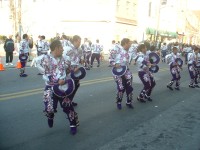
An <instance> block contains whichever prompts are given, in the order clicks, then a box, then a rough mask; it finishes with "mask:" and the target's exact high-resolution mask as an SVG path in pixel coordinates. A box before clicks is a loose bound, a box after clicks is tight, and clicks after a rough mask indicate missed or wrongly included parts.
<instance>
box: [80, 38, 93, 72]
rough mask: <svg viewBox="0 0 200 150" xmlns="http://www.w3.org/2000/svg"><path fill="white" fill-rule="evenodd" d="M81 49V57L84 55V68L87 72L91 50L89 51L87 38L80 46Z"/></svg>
mask: <svg viewBox="0 0 200 150" xmlns="http://www.w3.org/2000/svg"><path fill="white" fill-rule="evenodd" d="M81 48H82V50H83V55H84V60H85V68H86V69H87V70H90V57H91V54H92V50H91V46H90V43H89V40H88V39H87V38H84V43H83V44H82V45H81Z"/></svg>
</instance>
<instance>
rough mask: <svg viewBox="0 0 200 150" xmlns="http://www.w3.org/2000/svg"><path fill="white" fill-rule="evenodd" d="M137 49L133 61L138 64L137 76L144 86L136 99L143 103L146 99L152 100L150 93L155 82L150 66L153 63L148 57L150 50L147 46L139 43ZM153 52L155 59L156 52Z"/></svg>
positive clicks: (152, 65)
mask: <svg viewBox="0 0 200 150" xmlns="http://www.w3.org/2000/svg"><path fill="white" fill-rule="evenodd" d="M151 50H152V49H151ZM138 51H139V53H138V56H137V57H136V60H135V61H136V64H137V66H138V76H139V78H140V80H141V81H142V83H143V85H144V87H143V89H142V90H141V92H140V95H139V96H138V97H137V100H138V101H140V102H142V103H145V102H146V99H147V100H148V101H152V99H151V93H152V90H153V88H154V87H155V85H156V82H155V80H154V77H153V74H152V72H151V70H150V68H151V67H154V66H155V64H154V63H153V62H152V61H151V60H150V57H149V55H150V54H151V53H152V52H151V51H150V50H148V51H147V48H146V46H145V45H144V44H141V45H139V46H138ZM152 51H153V50H152ZM154 54H155V55H156V56H157V59H159V56H158V55H157V54H156V53H154ZM158 62H159V61H158ZM158 62H157V63H158Z"/></svg>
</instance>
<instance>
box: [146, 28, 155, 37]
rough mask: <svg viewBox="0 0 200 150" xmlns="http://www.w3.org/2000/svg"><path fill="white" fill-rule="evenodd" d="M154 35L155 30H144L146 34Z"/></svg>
mask: <svg viewBox="0 0 200 150" xmlns="http://www.w3.org/2000/svg"><path fill="white" fill-rule="evenodd" d="M155 33H156V30H155V29H153V28H146V34H153V35H154V34H155Z"/></svg>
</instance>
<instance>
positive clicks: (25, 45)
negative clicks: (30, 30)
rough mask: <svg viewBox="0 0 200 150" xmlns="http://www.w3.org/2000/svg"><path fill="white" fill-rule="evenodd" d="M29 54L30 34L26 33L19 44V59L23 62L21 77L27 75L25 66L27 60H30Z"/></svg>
mask: <svg viewBox="0 0 200 150" xmlns="http://www.w3.org/2000/svg"><path fill="white" fill-rule="evenodd" d="M28 56H29V42H28V35H27V34H24V35H23V40H22V41H21V42H20V46H19V60H20V63H21V68H20V74H19V75H20V77H27V74H25V67H26V62H27V60H28Z"/></svg>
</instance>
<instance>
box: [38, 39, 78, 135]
mask: <svg viewBox="0 0 200 150" xmlns="http://www.w3.org/2000/svg"><path fill="white" fill-rule="evenodd" d="M50 49H51V52H50V54H47V55H41V56H39V58H38V59H37V67H38V69H39V70H40V71H41V72H43V80H44V81H45V84H46V86H45V89H44V96H43V98H44V99H43V101H44V106H45V109H44V112H45V113H46V114H45V115H46V116H47V118H48V125H49V127H50V128H52V127H53V120H54V112H55V109H56V107H57V103H58V101H59V103H60V106H61V108H62V109H63V112H64V113H65V114H66V118H67V119H68V120H69V122H70V132H71V133H72V134H76V132H77V126H78V123H79V122H78V115H77V113H76V112H75V111H74V108H73V105H72V101H71V99H69V97H68V96H64V97H60V96H59V95H57V94H56V93H55V91H56V90H54V87H56V86H57V85H58V86H62V85H65V84H67V83H66V82H67V81H68V80H69V77H68V76H67V73H66V71H67V70H68V69H69V68H68V67H69V64H70V62H68V60H66V59H65V58H64V57H63V56H62V53H63V47H62V44H61V42H60V41H59V40H54V41H52V42H51V44H50ZM71 81H73V80H71ZM71 86H73V84H68V88H69V89H70V88H71V89H73V88H74V87H71ZM55 105H56V106H55Z"/></svg>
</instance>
